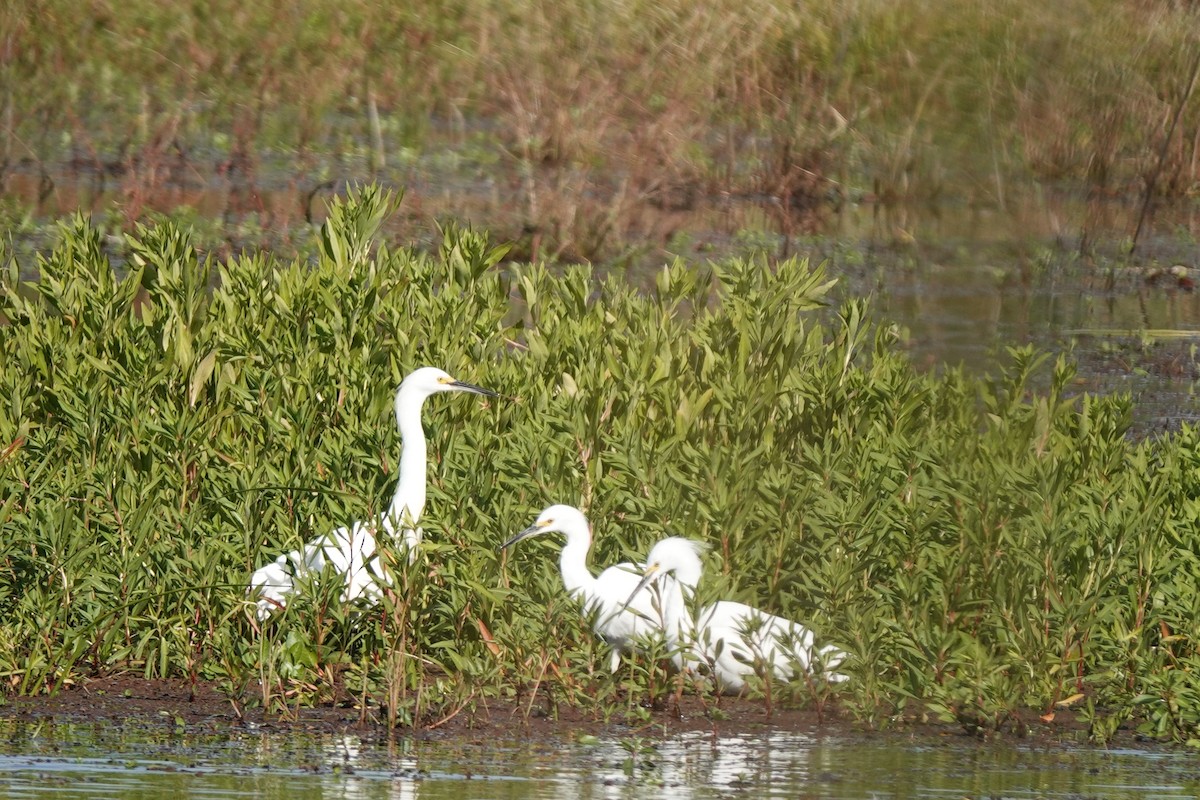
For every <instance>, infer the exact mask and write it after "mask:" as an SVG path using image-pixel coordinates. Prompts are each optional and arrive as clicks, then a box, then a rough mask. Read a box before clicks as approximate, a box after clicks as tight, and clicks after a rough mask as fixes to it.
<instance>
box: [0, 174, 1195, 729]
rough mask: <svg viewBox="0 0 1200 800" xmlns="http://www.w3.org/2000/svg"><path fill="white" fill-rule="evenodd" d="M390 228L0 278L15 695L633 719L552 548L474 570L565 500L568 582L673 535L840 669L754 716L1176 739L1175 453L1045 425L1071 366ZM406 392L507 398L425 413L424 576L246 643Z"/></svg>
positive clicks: (3, 601)
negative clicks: (924, 348)
mask: <svg viewBox="0 0 1200 800" xmlns="http://www.w3.org/2000/svg"><path fill="white" fill-rule="evenodd" d="M394 202H395V198H393V197H391V196H389V195H387V194H386V193H384V192H381V191H380V190H378V189H376V188H374V187H367V188H365V189H363V190H361V191H359V192H356V193H355V194H354V195H352V196H351V197H350V198H349V199H348V200H346V201H345V202H341V201H339V202H337V203H335V204H334V208H333V209H332V211H331V214H330V217H329V221H328V222H327V223H326V224H325V226H324V227H323V228H322V229H321V231H320V234H319V237H318V238H319V239H320V244H321V246H320V252H319V255H318V256H317V257H316V258H314V259H313V261H312V262H311V263H305V262H300V261H297V262H292V263H283V262H280V261H279V260H277V259H275V258H273V257H272V256H270V255H267V254H262V253H251V254H245V255H243V256H240V257H236V258H231V259H229V260H228V261H224V262H219V263H218V262H216V261H214V260H211V259H206V260H200V259H199V258H198V257H197V254H196V251H195V249H194V248H193V247H192V246H191V244H190V243H189V239H188V234H187V232H186V231H183V230H180V229H177V228H175V227H173V226H171V225H162V226H158V227H155V228H142V229H140V230H139V231H138V232H137V234H136V235H134V236H131V237H129V238H128V240H127V242H126V243H125V247H126V250H125V253H126V255H125V259H124V262H123V263H122V264H120V265H119V266H118V265H116V264H114V263H113V259H112V258H111V256H110V255H109V253H108V252H106V250H105V242H104V241H103V240H102V238H101V236H100V235H99V233H98V232H97V231H96V230H94V229H92V228H91V227H89V225H88V224H87V223H86V222H84V221H83V220H82V219H76V220H74V221H73V222H70V223H67V224H64V225H63V226H62V229H61V237H60V241H59V242H58V244H57V246H56V247H55V248H54V249H53V251H52V252H51V253H49V254H47V255H45V256H44V257H40V258H39V259H38V262H37V264H36V265H32V266H34V267H35V268H36V273H37V274H38V278H37V280H36V281H33V282H28V283H21V282H20V281H19V278H18V276H19V275H20V274H25V273H27V272H28V271H29V267H30V266H31V265H25V264H19V263H17V260H16V259H15V258H8V259H7V261H8V264H7V266H6V269H5V270H4V273H3V281H2V288H3V294H2V297H0V317H2V320H3V324H2V325H0V344H2V346H0V397H3V398H4V399H3V402H2V403H0V485H2V486H3V492H2V493H0V680H2V681H3V687H4V690H5V691H6V692H11V693H37V692H43V691H48V690H53V689H55V688H57V687H61V686H63V685H66V684H70V683H72V682H74V681H76V680H78V679H79V678H80V677H82V676H87V675H94V674H103V673H107V672H111V671H115V670H136V671H138V672H140V673H143V674H144V675H146V676H147V677H155V676H159V677H162V676H173V677H187V678H191V679H193V680H206V681H214V682H216V683H217V684H218V685H220V686H222V687H223V688H224V689H225V690H226V691H227V692H229V694H230V696H231V697H232V698H233V699H234V701H235V703H236V704H244V703H262V704H263V705H264V706H265V707H267V708H268V709H270V710H271V711H272V712H275V713H281V714H285V715H286V714H288V713H290V712H291V711H292V710H294V709H295V708H296V707H297V706H298V705H302V704H309V703H320V702H329V701H333V700H346V699H352V700H353V701H354V702H356V703H358V704H359V705H360V706H361V708H362V709H363V715H364V717H368V718H373V719H386V720H387V721H388V722H389V723H392V724H410V725H427V724H434V723H436V722H437V721H439V720H442V719H445V718H446V717H448V716H452V715H455V714H458V713H469V712H470V710H471V709H472V708H475V707H477V706H479V705H480V704H486V703H487V701H488V700H489V699H490V698H496V697H504V698H510V699H512V698H516V699H518V700H519V701H520V702H521V703H527V704H528V705H527V707H528V708H529V709H532V708H533V707H534V706H535V705H537V706H538V707H539V708H542V709H544V710H547V711H548V712H549V713H553V711H554V709H555V708H557V707H558V706H559V705H560V704H573V705H577V706H581V707H586V708H593V709H596V712H597V713H598V714H603V715H612V714H632V715H641V714H645V713H647V712H645V710H644V709H643V708H642V706H641V705H640V704H641V702H642V701H644V700H647V699H650V700H654V701H656V702H657V701H664V700H665V698H667V697H669V696H670V694H671V693H672V692H674V691H676V689H677V688H679V687H678V686H677V684H676V683H675V680H676V679H675V678H672V677H671V676H670V675H669V674H668V673H667V672H666V671H665V669H664V666H663V665H664V664H665V661H666V657H667V656H668V655H669V654H667V653H661V654H651V655H650V656H646V657H642V658H638V659H633V660H632V662H631V663H630V665H629V666H627V667H624V668H623V669H622V670H621V671H620V672H619V673H617V674H616V675H610V674H609V673H608V672H607V670H606V669H604V667H603V665H604V663H605V662H606V661H607V659H606V658H605V656H606V655H607V654H606V653H605V652H604V649H603V646H602V645H600V644H597V643H596V641H595V640H594V639H593V637H592V636H591V635H590V631H589V629H588V623H587V621H586V620H585V619H583V618H582V617H581V616H580V615H579V612H578V609H577V608H576V607H575V606H574V605H573V604H572V603H571V602H570V601H569V600H568V598H567V597H566V596H565V595H564V593H563V592H562V588H561V583H560V579H559V576H558V571H557V564H556V558H557V553H558V548H557V547H556V546H551V545H536V544H531V545H529V546H528V547H525V548H522V549H520V550H519V551H517V552H514V553H511V554H501V553H500V552H498V549H497V548H498V547H499V545H500V544H501V543H502V542H504V541H505V540H506V539H507V538H508V537H509V536H510V535H512V534H513V533H515V532H517V531H519V530H521V529H522V528H524V527H525V526H526V525H528V524H529V523H530V522H531V521H532V519H533V517H534V515H536V513H537V511H538V510H539V509H541V508H542V507H544V506H546V505H547V504H549V503H551V502H568V503H573V504H578V505H580V506H582V507H584V508H585V509H586V510H587V512H588V514H589V516H590V517H591V519H592V521H593V523H594V525H595V544H594V548H593V557H592V560H593V564H594V565H595V566H598V567H602V566H605V565H608V564H612V563H615V562H617V561H621V560H627V559H630V558H634V559H637V560H640V558H642V557H644V554H645V553H646V552H647V551H648V550H649V548H650V546H651V544H652V543H653V542H655V541H657V540H658V539H661V538H663V537H665V536H668V535H677V534H683V535H687V536H689V537H692V538H697V539H700V540H702V541H704V542H707V543H708V544H710V545H711V547H712V553H711V555H710V556H709V560H708V564H707V569H706V571H705V578H704V582H703V583H702V585H701V596H702V599H712V598H715V597H718V596H720V597H726V598H729V599H737V600H742V601H746V602H749V603H752V604H754V605H757V606H759V607H762V608H764V609H765V610H768V611H772V612H775V613H780V614H782V615H784V616H787V617H791V618H796V619H801V620H805V621H806V622H807V623H809V624H810V625H811V626H812V627H813V629H814V630H815V631H816V632H817V634H818V636H819V641H820V642H821V643H822V644H825V643H831V644H836V645H838V646H839V647H841V648H844V649H845V650H846V651H847V652H848V653H849V654H850V655H849V657H848V659H847V661H846V663H844V664H843V665H841V666H840V667H839V671H841V672H844V673H846V674H847V675H848V676H849V677H850V680H849V681H847V682H846V683H843V684H838V685H836V686H828V685H825V684H823V683H810V682H807V681H805V680H804V679H798V680H796V681H795V682H794V683H792V684H786V685H785V684H783V683H782V682H779V681H766V682H763V681H758V682H756V683H754V685H753V687H752V691H754V692H755V693H759V694H761V696H763V697H764V698H765V700H766V701H767V702H768V703H769V704H778V703H801V704H809V705H811V706H813V707H815V708H817V709H819V710H822V711H824V710H827V709H830V708H835V709H839V711H838V712H837V713H840V714H845V715H847V716H851V717H853V718H855V719H858V720H861V721H863V722H865V723H868V724H872V725H888V724H899V723H903V722H904V721H906V720H914V719H928V718H932V719H940V720H944V721H947V722H957V723H959V724H961V725H963V726H966V727H968V728H969V729H972V730H980V731H989V730H995V729H1007V728H1010V727H1012V728H1016V729H1019V727H1020V723H1019V720H1020V719H1021V715H1022V714H1024V713H1027V712H1030V711H1034V712H1037V713H1039V714H1044V715H1047V716H1049V715H1053V714H1054V713H1055V712H1056V710H1057V709H1058V708H1059V707H1060V706H1070V707H1071V708H1072V710H1073V711H1075V712H1076V713H1081V714H1083V715H1084V716H1085V718H1086V719H1087V720H1088V721H1089V722H1090V724H1091V730H1092V734H1093V736H1094V737H1095V738H1097V739H1098V740H1105V739H1107V738H1108V737H1109V736H1111V735H1112V734H1113V732H1114V731H1115V730H1116V729H1117V727H1118V726H1120V725H1122V724H1125V723H1131V724H1135V725H1137V726H1138V727H1139V728H1140V729H1142V730H1144V731H1145V732H1147V733H1149V734H1151V735H1153V736H1156V737H1162V738H1166V739H1175V740H1189V739H1191V740H1195V739H1196V738H1197V737H1200V651H1198V648H1197V641H1196V639H1195V631H1197V630H1200V595H1198V593H1197V592H1196V591H1195V587H1196V585H1197V581H1200V545H1198V540H1197V534H1196V531H1197V523H1198V521H1200V456H1198V455H1197V454H1198V453H1200V449H1198V446H1200V434H1198V432H1197V431H1196V430H1195V429H1192V428H1189V427H1184V428H1183V429H1182V430H1181V431H1179V432H1178V433H1176V434H1175V435H1173V436H1171V437H1167V438H1162V439H1160V440H1157V441H1146V442H1141V443H1135V442H1133V441H1131V440H1130V439H1129V438H1128V437H1127V436H1126V435H1125V434H1126V431H1127V428H1128V425H1129V418H1130V404H1129V400H1128V399H1127V398H1125V397H1119V396H1114V397H1093V396H1083V397H1074V396H1071V395H1070V394H1068V392H1067V387H1069V386H1070V385H1071V377H1072V370H1071V366H1070V365H1069V364H1068V363H1066V362H1064V361H1059V362H1057V363H1055V364H1053V365H1048V364H1045V363H1043V360H1042V359H1041V358H1040V357H1039V356H1037V355H1036V354H1034V353H1033V352H1031V351H1029V350H1014V351H1012V352H1011V353H1010V357H1009V359H1008V362H1007V364H1006V365H1005V366H1004V369H1003V371H1002V373H1001V374H1000V376H999V377H996V378H994V379H987V380H978V379H974V378H968V377H967V376H965V375H964V374H962V373H959V372H956V371H949V372H947V373H945V374H943V375H929V374H923V373H921V372H919V371H917V370H916V369H914V368H913V367H912V366H911V365H910V364H909V363H908V361H907V360H906V359H905V357H904V355H903V354H902V352H901V351H900V350H899V348H898V347H897V346H896V343H895V341H894V335H893V332H892V331H891V330H890V329H889V328H887V327H881V328H878V329H874V328H871V327H870V326H868V325H867V323H866V321H865V320H866V315H865V307H864V304H863V303H862V302H860V301H851V302H848V303H845V304H844V305H842V306H841V307H840V308H839V309H836V314H835V313H832V312H833V311H834V309H829V308H827V307H826V306H825V302H826V300H827V298H828V291H829V288H830V283H829V282H828V281H827V280H826V278H825V276H824V274H823V272H822V270H821V268H820V267H819V266H817V265H811V264H807V263H804V262H801V261H795V260H792V261H786V262H783V263H780V264H778V265H777V266H776V267H775V268H773V269H769V268H767V267H766V266H765V265H764V264H762V263H758V262H756V261H753V260H749V261H747V260H740V261H730V262H726V263H720V264H714V265H710V266H706V267H702V268H699V267H696V266H694V265H688V264H684V263H674V264H670V265H667V266H665V267H663V268H662V270H661V271H660V272H659V274H658V277H657V282H656V285H655V288H654V289H653V291H651V292H648V293H638V292H635V291H634V290H632V289H630V288H628V287H627V286H625V285H623V284H622V283H620V282H618V281H615V280H611V279H609V280H604V281H599V280H597V279H596V277H595V276H594V275H593V274H592V273H591V272H590V270H589V269H587V268H584V267H575V268H571V269H568V270H566V271H565V272H563V273H562V274H560V275H552V274H551V273H550V272H548V271H547V270H546V269H545V268H543V267H538V266H525V265H507V266H503V267H502V266H500V258H501V256H502V254H503V250H504V248H503V247H496V246H494V245H492V244H490V243H489V241H488V239H487V237H486V236H485V235H483V234H481V233H479V232H476V231H471V230H467V229H461V228H446V229H445V230H443V231H442V245H441V248H440V250H439V252H438V253H436V254H433V255H427V254H423V253H421V252H417V251H410V250H406V249H390V248H387V247H385V246H383V245H382V244H379V243H377V241H376V239H375V238H374V237H375V233H376V231H377V229H378V227H379V225H380V224H381V223H382V221H383V219H384V218H385V216H386V214H387V213H389V211H390V210H391V209H392V207H393V206H394ZM423 364H436V365H440V366H443V367H445V368H446V369H448V370H450V371H451V372H452V373H453V374H455V375H456V376H458V377H460V378H462V379H465V380H470V381H473V382H478V383H480V384H482V385H486V386H488V387H490V388H492V389H495V390H498V391H499V392H500V393H501V394H502V395H504V396H505V398H504V399H498V400H475V401H473V402H471V403H468V402H463V403H447V404H442V405H440V406H439V407H438V408H436V409H435V410H431V411H430V413H427V414H426V427H427V431H428V433H429V437H430V454H431V457H432V459H431V460H432V463H431V466H430V475H429V478H430V491H429V503H428V506H427V509H426V516H425V518H424V519H423V520H422V525H423V527H424V529H425V539H424V542H423V543H422V545H421V549H420V555H419V558H417V559H416V560H415V562H414V563H411V564H409V563H408V561H407V559H403V558H396V559H394V560H393V562H392V563H394V564H395V565H396V570H395V573H394V579H395V585H394V591H391V592H388V593H387V596H386V597H385V598H384V601H383V602H382V603H381V604H380V605H378V606H376V607H373V608H370V609H359V610H355V609H352V608H346V607H344V606H343V605H342V604H341V603H340V602H339V601H338V594H339V593H340V587H341V584H340V582H339V581H325V582H317V584H316V585H314V586H312V587H310V588H309V590H308V591H307V592H306V593H305V594H304V595H303V596H301V597H298V598H297V600H296V601H295V602H293V603H292V604H290V605H289V607H288V608H287V610H286V611H285V612H283V613H281V614H279V615H277V616H276V617H275V618H273V619H271V620H268V621H266V622H265V623H262V624H261V625H260V623H259V622H258V621H257V620H256V618H255V616H254V613H253V611H254V606H253V603H252V602H250V601H249V600H248V599H247V597H246V592H245V587H246V582H247V579H248V576H249V575H250V573H251V571H252V570H254V569H255V568H256V567H258V566H260V565H261V564H262V563H265V561H266V560H269V559H270V558H273V557H274V555H275V554H277V553H279V552H283V551H287V550H291V549H294V548H297V547H298V546H300V544H301V543H303V542H305V541H307V540H309V539H311V538H312V537H313V536H314V535H315V534H318V533H322V532H325V531H329V530H331V529H333V528H335V527H338V526H341V525H344V524H346V523H347V522H348V521H351V520H354V519H366V518H369V517H371V516H373V515H377V514H379V513H380V512H381V511H382V509H383V507H384V506H385V505H386V503H387V500H388V498H389V496H390V491H391V487H392V483H393V480H394V474H395V469H396V455H397V448H398V443H397V441H396V433H395V427H394V425H393V422H392V419H391V413H390V403H391V398H392V392H393V390H394V388H395V386H396V384H397V383H398V382H399V380H400V379H401V378H402V377H403V375H404V374H406V373H407V372H408V371H409V370H410V369H412V368H414V367H416V366H420V365H423ZM1046 369H1049V370H1050V371H1051V375H1050V376H1049V379H1048V381H1047V383H1048V385H1049V388H1048V390H1046V391H1044V392H1035V391H1032V390H1031V389H1030V380H1031V378H1032V377H1033V376H1035V375H1037V374H1041V373H1043V372H1044V370H1046ZM1043 377H1044V376H1043ZM655 655H659V656H662V657H661V658H657V657H655ZM714 702H715V699H714Z"/></svg>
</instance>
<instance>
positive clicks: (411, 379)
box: [396, 367, 497, 405]
mask: <svg viewBox="0 0 1200 800" xmlns="http://www.w3.org/2000/svg"><path fill="white" fill-rule="evenodd" d="M438 392H474V393H475V394H482V395H486V396H488V397H496V396H497V394H496V393H495V392H493V391H492V390H491V389H484V388H483V387H482V386H476V385H475V384H473V383H466V382H465V381H459V380H455V379H454V378H452V377H451V376H450V374H449V373H447V372H446V371H445V370H440V369H438V368H437V367H421V368H420V369H416V370H413V371H412V372H410V373H408V376H407V377H405V379H404V381H403V382H401V384H400V388H399V389H398V390H397V391H396V403H397V405H399V403H400V398H402V397H413V398H420V399H422V400H424V399H425V398H426V397H428V396H429V395H431V394H437V393H438Z"/></svg>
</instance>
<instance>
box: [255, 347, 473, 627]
mask: <svg viewBox="0 0 1200 800" xmlns="http://www.w3.org/2000/svg"><path fill="white" fill-rule="evenodd" d="M440 392H473V393H475V394H482V395H487V396H489V397H495V396H496V393H495V392H493V391H491V390H490V389H484V388H481V387H479V386H475V385H474V384H470V383H464V382H462V381H458V380H455V379H454V378H452V377H450V376H449V375H448V374H447V373H446V372H444V371H443V370H440V369H438V368H436V367H422V368H420V369H418V370H414V371H413V372H411V373H409V375H408V376H407V377H406V378H405V379H404V380H403V381H402V382H401V384H400V388H399V389H397V390H396V401H395V411H396V427H397V428H398V429H399V430H400V439H401V442H402V448H401V451H400V477H399V480H398V481H397V483H396V492H395V494H394V495H393V496H392V502H391V504H390V505H389V507H388V510H387V513H386V514H384V515H383V516H382V517H380V518H379V519H375V520H371V521H370V522H356V523H354V524H353V525H351V526H350V527H348V528H338V529H337V530H335V531H332V532H330V533H327V534H324V535H321V536H318V537H317V538H315V539H313V540H312V541H311V542H309V543H307V544H306V545H305V546H304V549H303V550H300V551H297V550H293V551H291V552H290V553H285V554H284V555H281V556H279V558H277V559H275V560H274V561H273V562H271V563H270V564H267V565H266V566H264V567H261V568H260V569H257V570H255V571H254V573H253V574H252V575H251V576H250V587H249V593H250V595H251V597H252V598H253V599H254V600H255V604H256V609H255V611H256V613H257V615H258V618H259V619H260V620H262V619H266V618H267V617H269V616H270V615H271V613H272V612H273V611H275V610H276V609H278V608H283V607H284V606H285V605H286V604H287V600H288V598H289V597H291V595H292V594H294V593H295V591H296V587H295V584H296V581H297V579H299V578H301V577H302V576H305V575H310V574H317V573H320V572H321V571H322V570H324V569H325V567H326V565H329V566H330V567H332V569H333V571H334V572H336V573H337V574H339V575H341V576H342V578H343V581H344V584H345V586H344V589H343V591H342V600H343V601H351V600H357V599H359V598H365V599H367V600H368V601H371V602H374V601H377V600H378V599H379V596H380V594H381V591H382V587H383V586H386V585H387V584H388V582H389V579H388V576H387V575H386V570H385V569H384V568H383V566H382V565H381V564H380V563H379V559H378V558H377V557H376V552H375V542H376V539H375V537H376V535H377V533H379V532H382V533H383V534H385V535H387V536H388V537H390V538H391V539H393V540H397V539H398V538H399V539H403V541H404V544H405V547H406V548H407V549H408V552H409V559H410V561H411V560H412V559H413V558H415V557H416V548H417V545H418V544H419V543H420V541H421V534H422V531H421V529H420V528H419V527H417V522H419V521H420V519H421V514H422V513H424V511H425V470H426V466H427V461H428V453H427V449H426V442H425V430H424V428H423V427H422V425H421V408H422V406H423V405H424V403H425V399H426V398H427V397H429V396H430V395H434V394H438V393H440Z"/></svg>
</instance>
